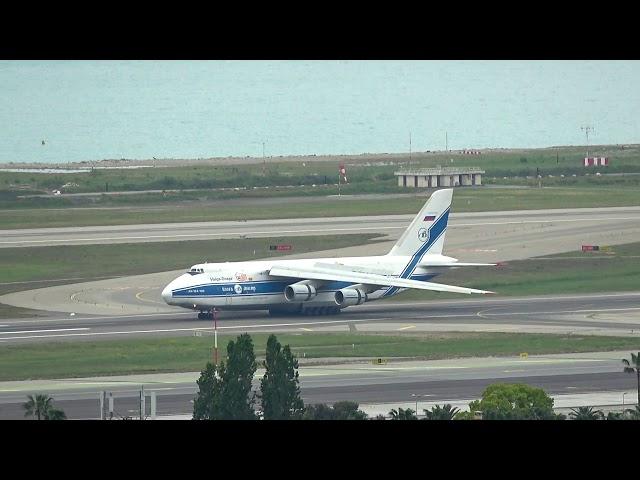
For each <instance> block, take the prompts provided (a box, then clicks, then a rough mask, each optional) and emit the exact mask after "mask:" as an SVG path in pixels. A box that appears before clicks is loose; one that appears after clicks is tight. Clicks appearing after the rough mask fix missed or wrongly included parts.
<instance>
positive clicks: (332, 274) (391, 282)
mask: <svg viewBox="0 0 640 480" xmlns="http://www.w3.org/2000/svg"><path fill="white" fill-rule="evenodd" d="M269 275H272V276H275V277H289V278H300V279H305V280H328V281H332V280H333V281H342V282H352V283H365V284H369V285H378V286H382V287H398V288H415V289H418V290H431V291H435V292H451V293H466V294H472V293H481V294H485V293H493V292H490V291H486V290H477V289H475V288H465V287H456V286H453V285H444V284H442V283H433V282H421V281H418V280H409V279H406V278H398V277H392V276H385V275H378V274H374V273H363V272H354V271H346V269H345V268H344V266H341V267H340V268H339V269H338V268H331V267H329V266H326V265H323V266H322V267H319V266H317V265H316V266H312V267H289V266H274V267H272V268H271V270H270V271H269Z"/></svg>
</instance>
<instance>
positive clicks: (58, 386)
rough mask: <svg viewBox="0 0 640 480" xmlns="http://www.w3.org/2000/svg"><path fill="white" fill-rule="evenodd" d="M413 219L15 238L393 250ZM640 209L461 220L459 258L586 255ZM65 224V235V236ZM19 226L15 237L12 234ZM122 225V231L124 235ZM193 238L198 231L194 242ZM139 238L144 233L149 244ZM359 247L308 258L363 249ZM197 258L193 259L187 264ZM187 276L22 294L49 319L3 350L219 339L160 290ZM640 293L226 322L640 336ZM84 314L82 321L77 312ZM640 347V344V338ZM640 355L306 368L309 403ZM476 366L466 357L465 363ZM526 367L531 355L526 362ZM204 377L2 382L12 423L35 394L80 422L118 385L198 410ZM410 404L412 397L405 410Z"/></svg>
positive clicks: (452, 246) (578, 385)
mask: <svg viewBox="0 0 640 480" xmlns="http://www.w3.org/2000/svg"><path fill="white" fill-rule="evenodd" d="M412 218H413V215H401V216H383V217H354V218H335V219H331V218H329V219H309V220H300V221H298V220H296V221H295V224H294V225H292V222H291V221H290V220H273V221H261V222H258V221H256V222H250V223H244V222H211V223H209V222H207V223H206V224H173V225H150V226H129V227H88V230H79V229H75V230H73V231H69V230H66V229H44V230H41V231H37V230H31V231H26V232H25V231H23V232H22V233H20V232H18V231H3V232H0V238H1V239H2V241H4V242H7V243H4V244H3V246H5V247H6V246H18V245H20V246H34V245H46V244H52V245H55V244H73V243H74V242H78V243H111V242H119V241H126V242H131V241H162V240H165V241H176V240H180V239H185V238H188V239H196V238H238V237H239V236H243V235H246V236H274V235H284V234H285V233H284V232H285V231H287V232H289V231H290V232H292V233H286V234H287V235H317V234H323V233H333V234H335V233H362V232H372V233H381V234H383V235H386V238H387V241H385V242H381V243H376V244H372V245H369V246H367V247H366V253H367V254H369V255H376V254H384V253H386V252H387V251H388V250H389V248H390V247H391V246H392V244H393V243H394V242H395V239H396V238H398V236H399V235H400V234H401V233H402V231H403V230H404V228H406V226H407V224H408V223H409V222H410V220H411V219H412ZM639 220H640V207H620V208H606V209H568V210H548V211H526V212H485V213H474V214H455V213H454V214H452V216H451V219H450V228H449V231H448V233H447V239H446V243H445V252H444V253H445V254H447V255H451V256H454V257H457V258H459V259H460V260H462V261H479V262H495V261H508V260H517V259H525V258H530V257H534V256H540V255H548V254H553V253H561V252H566V251H571V250H575V251H578V250H579V249H580V245H581V244H600V245H616V244H620V243H629V242H633V241H640V221H639ZM55 230H61V231H55ZM7 232H9V233H11V234H12V235H13V236H11V237H8V236H7V235H6V234H7ZM116 232H117V233H116ZM180 235H185V236H180ZM135 237H139V238H135ZM362 254H363V247H361V246H359V247H349V248H346V249H340V250H335V251H327V252H315V253H314V254H309V255H301V254H298V255H291V256H287V257H283V258H296V257H301V256H308V257H322V256H328V257H331V256H349V255H354V256H357V255H362ZM186 267H188V265H185V268H186ZM182 272H183V270H180V271H174V272H162V273H155V274H148V275H138V276H134V277H124V278H116V279H108V280H101V281H95V282H87V283H76V284H71V285H62V286H57V287H49V288H44V289H37V290H30V291H25V292H18V293H13V294H10V295H5V296H3V297H0V302H2V303H8V304H11V305H16V306H24V307H27V308H39V309H42V310H46V311H47V312H48V313H46V314H45V315H46V316H44V317H42V318H32V319H0V344H5V345H8V344H29V343H37V342H50V341H95V340H103V339H104V340H108V339H127V338H153V337H162V336H192V335H212V325H211V323H210V322H207V321H200V320H197V319H196V317H195V314H194V313H193V312H189V311H185V310H183V309H179V308H174V307H169V306H167V305H166V304H164V302H162V300H161V298H160V295H159V293H160V290H161V288H162V287H163V286H164V285H166V283H168V282H169V281H170V280H171V279H173V278H174V277H175V276H177V275H178V274H180V273H182ZM639 312H640V291H636V292H618V293H616V292H613V293H607V294H598V295H595V294H587V295H553V296H541V297H523V298H500V297H495V296H492V297H472V298H469V297H467V296H461V297H460V298H459V299H455V300H439V301H429V302H397V301H394V300H393V299H392V300H391V301H385V302H379V303H375V302H374V303H371V304H365V305H361V306H358V307H350V308H348V309H346V310H344V311H343V312H342V313H341V314H340V315H337V316H329V317H283V318H271V317H269V316H267V314H266V312H259V311H258V312H223V313H222V314H221V320H220V321H219V330H220V331H221V332H222V333H227V334H239V333H242V332H249V333H252V332H290V333H291V332H293V333H296V332H297V333H303V332H309V331H311V332H347V331H351V332H353V331H356V332H385V333H398V334H399V333H402V332H405V333H406V332H440V331H473V332H478V331H485V332H498V331H499V332H531V333H541V332H550V333H564V334H567V333H574V334H597V335H615V336H632V337H640V314H639ZM72 313H73V315H72ZM638 343H639V348H638V349H639V350H640V339H639V340H638ZM627 356H628V352H608V353H601V354H596V353H592V354H573V356H572V355H559V356H540V357H530V358H529V359H528V360H529V361H523V360H522V359H519V358H506V359H504V358H503V359H495V358H485V359H464V360H446V361H438V362H444V363H438V362H390V364H388V365H386V366H384V367H382V366H373V365H370V364H346V365H334V366H327V365H305V366H304V369H301V378H302V380H301V382H302V394H303V398H304V399H305V402H306V403H314V402H329V403H332V402H335V401H338V400H343V399H349V400H355V401H358V402H360V403H380V402H400V404H403V403H406V402H411V395H412V394H417V393H420V394H424V395H429V397H425V398H428V400H429V401H431V400H434V401H435V400H447V401H453V400H456V399H458V400H460V399H469V398H477V397H478V396H479V395H480V394H481V392H482V389H483V388H484V387H485V386H486V385H488V384H490V383H494V382H495V381H496V380H497V379H508V380H509V381H510V382H511V381H513V382H518V381H522V382H526V383H530V384H532V385H536V386H540V387H542V388H545V389H546V390H547V391H548V392H549V393H552V394H553V393H557V394H565V393H576V394H577V393H589V392H598V391H603V390H607V391H609V390H611V391H619V390H624V389H631V390H633V387H634V385H633V382H632V381H631V380H633V378H631V376H629V375H626V374H623V373H621V371H620V359H621V358H624V357H627ZM465 362H466V363H465ZM523 362H524V363H523ZM197 376H198V373H197V372H196V373H194V372H191V373H186V374H164V375H163V376H160V377H153V378H151V377H149V376H132V377H108V378H105V379H76V380H61V381H43V382H41V381H33V382H3V383H0V418H22V410H21V407H20V402H23V401H24V399H25V395H26V394H27V393H33V392H47V393H51V394H52V395H53V396H54V398H55V399H56V405H58V406H61V407H62V408H63V409H64V410H65V411H66V412H67V414H68V415H69V417H70V418H96V416H97V412H98V401H97V394H98V392H99V391H102V390H109V391H113V392H114V395H116V396H117V399H116V410H118V412H119V414H121V415H124V416H127V415H134V414H135V413H136V412H137V410H136V409H137V406H136V396H137V395H138V391H139V387H140V385H145V389H146V390H149V391H150V390H152V389H153V390H156V391H157V394H158V396H159V397H158V413H159V414H184V413H189V412H190V411H191V409H192V404H191V400H192V399H193V395H194V392H195V380H196V379H197ZM405 406H406V405H405Z"/></svg>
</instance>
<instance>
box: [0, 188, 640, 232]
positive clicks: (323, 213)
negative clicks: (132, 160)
mask: <svg viewBox="0 0 640 480" xmlns="http://www.w3.org/2000/svg"><path fill="white" fill-rule="evenodd" d="M427 196H428V194H427V193H426V192H423V193H421V194H416V195H415V196H410V197H403V198H387V199H353V198H350V197H349V196H348V195H343V196H342V197H331V198H327V197H316V198H312V199H304V200H302V199H293V198H292V199H291V202H289V203H286V204H280V205H273V204H270V203H269V202H264V203H261V202H260V201H254V202H253V203H251V204H250V205H249V204H247V205H237V204H227V203H225V202H217V203H207V202H201V203H199V202H196V203H193V202H191V203H189V202H185V203H172V204H168V205H164V206H159V207H153V208H151V207H135V206H134V207H131V208H127V209H88V208H66V209H65V208H62V209H51V210H48V209H4V210H0V229H16V228H38V227H39V228H44V227H65V226H88V225H128V224H140V223H166V222H197V221H225V220H231V221H236V220H253V219H273V218H314V217H331V216H361V215H393V214H415V213H416V212H417V211H418V210H419V209H420V207H422V205H424V202H425V200H426V198H427ZM630 205H640V189H638V188H635V187H628V188H623V187H619V186H616V187H597V188H596V187H575V188H574V187H572V188H561V187H550V188H542V189H540V188H499V189H495V188H494V189H491V188H483V187H478V188H460V189H457V190H456V191H455V193H454V195H453V209H452V211H453V212H454V213H455V212H458V213H460V212H483V211H495V210H531V209H547V208H585V207H596V206H597V207H617V206H630Z"/></svg>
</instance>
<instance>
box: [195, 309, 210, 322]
mask: <svg viewBox="0 0 640 480" xmlns="http://www.w3.org/2000/svg"><path fill="white" fill-rule="evenodd" d="M198 320H213V311H212V310H208V311H205V312H200V313H199V314H198Z"/></svg>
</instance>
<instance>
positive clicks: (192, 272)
mask: <svg viewBox="0 0 640 480" xmlns="http://www.w3.org/2000/svg"><path fill="white" fill-rule="evenodd" d="M187 273H188V274H189V275H198V274H199V273H204V268H196V267H191V270H188V271H187Z"/></svg>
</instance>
